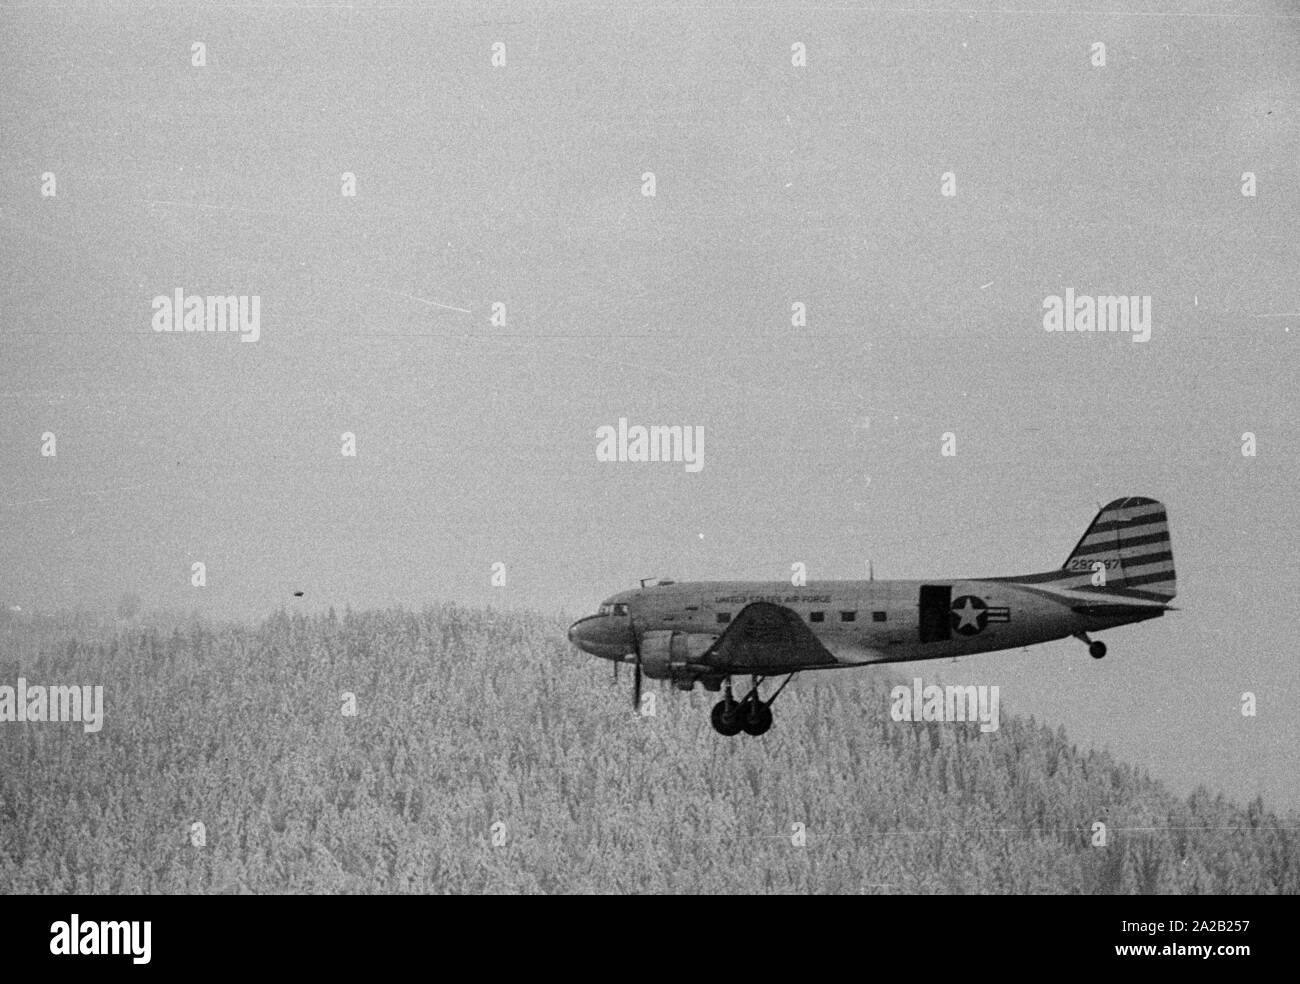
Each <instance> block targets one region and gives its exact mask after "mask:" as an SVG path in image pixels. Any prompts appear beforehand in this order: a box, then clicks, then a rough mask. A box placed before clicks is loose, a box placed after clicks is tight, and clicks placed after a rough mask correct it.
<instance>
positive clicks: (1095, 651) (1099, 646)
mask: <svg viewBox="0 0 1300 984" xmlns="http://www.w3.org/2000/svg"><path fill="white" fill-rule="evenodd" d="M1074 637H1075V638H1076V639H1078V640H1079V641H1080V642H1084V643H1087V645H1088V655H1089V656H1091V657H1092V658H1093V659H1101V658H1102V657H1103V656H1105V655H1106V644H1105V643H1104V642H1102V641H1101V640H1100V639H1089V638H1088V633H1086V632H1076V633H1075V634H1074Z"/></svg>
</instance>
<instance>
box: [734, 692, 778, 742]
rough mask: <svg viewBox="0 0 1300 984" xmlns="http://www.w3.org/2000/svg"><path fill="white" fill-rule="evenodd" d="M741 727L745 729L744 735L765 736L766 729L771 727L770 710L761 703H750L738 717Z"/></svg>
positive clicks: (755, 701)
mask: <svg viewBox="0 0 1300 984" xmlns="http://www.w3.org/2000/svg"><path fill="white" fill-rule="evenodd" d="M740 718H741V721H740V724H741V727H743V728H744V729H745V734H747V735H754V736H755V737H757V736H758V735H762V734H766V733H767V729H768V728H770V727H772V709H771V708H770V707H768V706H767V705H766V704H764V703H763V702H762V701H757V700H754V701H750V702H749V706H748V707H746V708H745V709H744V710H743V711H742V712H741V715H740Z"/></svg>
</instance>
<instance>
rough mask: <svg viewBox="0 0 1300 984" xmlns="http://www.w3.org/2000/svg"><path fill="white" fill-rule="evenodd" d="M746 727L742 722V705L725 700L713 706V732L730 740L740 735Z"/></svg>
mask: <svg viewBox="0 0 1300 984" xmlns="http://www.w3.org/2000/svg"><path fill="white" fill-rule="evenodd" d="M743 727H744V725H743V724H742V723H741V721H740V705H739V704H737V703H736V702H735V701H734V700H729V699H726V698H724V699H723V700H720V701H718V702H717V703H716V704H714V705H713V730H714V731H716V732H717V733H718V734H720V735H726V736H727V737H728V738H730V737H732V736H733V735H738V734H740V730H741V728H743Z"/></svg>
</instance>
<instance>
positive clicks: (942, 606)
mask: <svg viewBox="0 0 1300 984" xmlns="http://www.w3.org/2000/svg"><path fill="white" fill-rule="evenodd" d="M920 625H921V641H922V642H943V641H944V640H945V639H947V638H949V637H950V636H951V635H952V585H951V584H923V585H921V619H920Z"/></svg>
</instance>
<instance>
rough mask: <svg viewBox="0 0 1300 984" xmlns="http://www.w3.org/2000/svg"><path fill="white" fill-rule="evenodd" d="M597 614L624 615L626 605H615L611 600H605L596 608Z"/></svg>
mask: <svg viewBox="0 0 1300 984" xmlns="http://www.w3.org/2000/svg"><path fill="white" fill-rule="evenodd" d="M596 614H597V615H626V614H627V605H615V604H613V603H612V602H608V601H607V602H605V604H603V605H601V606H600V608H598V609H596Z"/></svg>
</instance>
